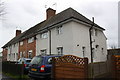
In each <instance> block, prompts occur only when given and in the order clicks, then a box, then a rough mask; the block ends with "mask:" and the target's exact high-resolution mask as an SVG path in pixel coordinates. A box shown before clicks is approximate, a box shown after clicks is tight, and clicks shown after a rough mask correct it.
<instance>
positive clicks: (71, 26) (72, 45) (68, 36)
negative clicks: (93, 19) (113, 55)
mask: <svg viewBox="0 0 120 80" xmlns="http://www.w3.org/2000/svg"><path fill="white" fill-rule="evenodd" d="M62 26H63V27H62V33H61V34H59V35H58V34H57V31H56V28H53V29H52V30H51V52H52V54H57V47H63V53H64V54H73V55H76V56H79V57H88V58H89V62H90V60H91V52H90V37H89V28H90V27H87V26H85V25H82V24H80V23H77V22H73V21H71V22H68V23H65V24H63V25H62ZM93 31H94V30H93ZM97 32H98V34H97V36H95V35H93V36H92V39H93V40H94V39H95V42H93V45H92V47H93V48H94V49H95V50H94V58H93V60H94V62H98V61H105V60H106V54H107V49H106V48H107V47H106V37H105V35H104V33H103V32H102V31H101V30H98V31H97ZM96 45H99V47H98V48H97V49H96ZM82 47H85V51H84V56H83V49H82ZM101 48H103V53H102V51H101ZM42 49H47V53H48V54H49V36H48V38H46V39H40V34H39V35H37V41H36V51H37V55H39V54H40V50H42Z"/></svg>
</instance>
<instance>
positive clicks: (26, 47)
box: [18, 39, 36, 58]
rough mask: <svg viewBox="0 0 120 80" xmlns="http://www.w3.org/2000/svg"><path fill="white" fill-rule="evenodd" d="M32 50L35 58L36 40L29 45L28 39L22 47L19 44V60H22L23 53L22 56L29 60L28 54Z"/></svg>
mask: <svg viewBox="0 0 120 80" xmlns="http://www.w3.org/2000/svg"><path fill="white" fill-rule="evenodd" d="M30 50H32V57H34V56H35V55H36V54H35V53H36V40H34V41H33V42H32V43H28V39H24V40H23V45H20V42H19V54H18V58H20V52H22V55H23V56H24V57H25V58H28V52H29V51H30Z"/></svg>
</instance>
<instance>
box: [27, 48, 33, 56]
mask: <svg viewBox="0 0 120 80" xmlns="http://www.w3.org/2000/svg"><path fill="white" fill-rule="evenodd" d="M32 54H33V51H32V50H29V51H28V58H32Z"/></svg>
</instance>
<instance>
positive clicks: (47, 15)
mask: <svg viewBox="0 0 120 80" xmlns="http://www.w3.org/2000/svg"><path fill="white" fill-rule="evenodd" d="M55 13H56V10H53V9H52V8H48V9H47V10H46V19H48V18H50V17H52V16H54V15H55Z"/></svg>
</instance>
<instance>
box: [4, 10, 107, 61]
mask: <svg viewBox="0 0 120 80" xmlns="http://www.w3.org/2000/svg"><path fill="white" fill-rule="evenodd" d="M55 13H56V11H55V10H53V9H51V8H48V9H47V10H46V20H44V21H42V22H41V23H39V24H37V25H35V26H34V27H31V28H30V29H28V30H26V31H25V32H23V33H21V32H20V30H17V31H18V33H20V34H19V35H17V36H16V37H14V38H13V39H12V40H11V41H9V42H8V43H7V44H5V45H4V46H3V55H7V56H6V57H5V56H4V58H5V59H7V60H11V61H12V60H13V61H16V60H17V59H18V58H20V57H31V58H32V57H33V56H36V55H40V54H64V55H65V54H73V55H76V56H79V57H88V58H89V61H90V59H91V47H90V33H91V37H92V53H93V60H94V61H95V62H98V61H105V60H106V55H107V46H106V36H105V35H104V33H103V31H104V30H105V29H104V28H102V27H100V26H99V25H97V24H95V23H94V25H93V22H92V21H91V20H89V19H87V18H86V17H85V16H83V15H82V14H80V13H78V12H77V11H76V10H74V9H72V8H68V9H66V10H64V11H62V12H60V13H58V14H55ZM91 27H92V29H91V30H90V28H91ZM17 31H16V32H17Z"/></svg>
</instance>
